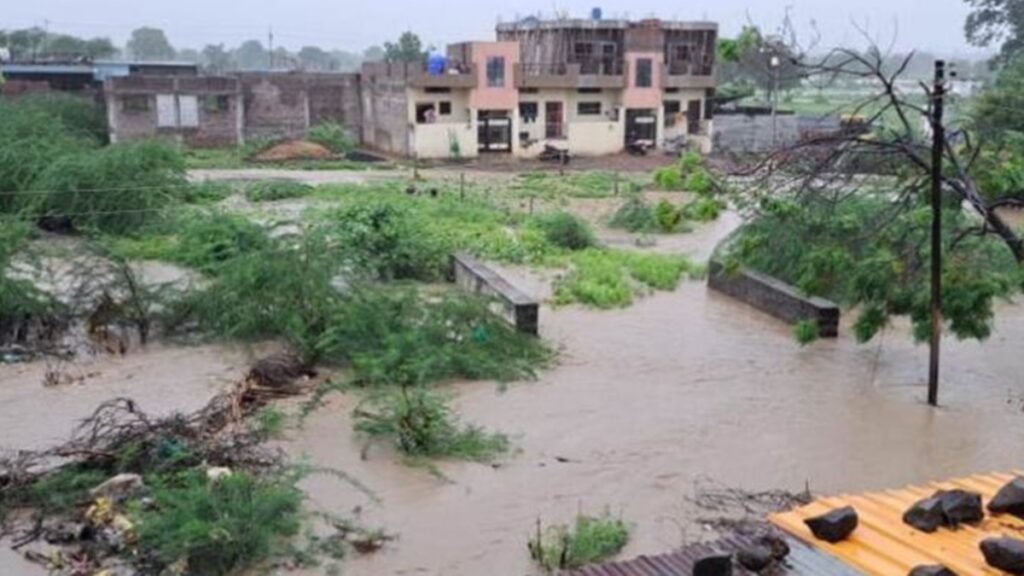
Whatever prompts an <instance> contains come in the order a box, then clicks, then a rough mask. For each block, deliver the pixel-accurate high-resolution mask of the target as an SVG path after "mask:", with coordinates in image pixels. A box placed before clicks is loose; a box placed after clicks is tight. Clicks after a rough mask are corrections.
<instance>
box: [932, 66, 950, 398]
mask: <svg viewBox="0 0 1024 576" xmlns="http://www.w3.org/2000/svg"><path fill="white" fill-rule="evenodd" d="M945 96H946V62H945V61H943V60H936V61H935V85H934V87H933V88H932V118H931V124H932V198H931V201H932V270H931V281H932V286H931V288H932V306H931V308H932V310H931V320H932V323H931V342H930V349H929V351H930V358H929V364H928V403H929V404H931V405H932V406H938V405H939V351H940V347H941V345H942V156H943V152H944V150H943V148H944V147H945V144H946V130H945V127H944V126H943V124H942V114H943V112H944V107H945Z"/></svg>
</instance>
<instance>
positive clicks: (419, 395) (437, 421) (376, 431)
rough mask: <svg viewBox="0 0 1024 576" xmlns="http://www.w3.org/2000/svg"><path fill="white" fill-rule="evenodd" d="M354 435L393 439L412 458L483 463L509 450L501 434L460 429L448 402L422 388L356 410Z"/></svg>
mask: <svg viewBox="0 0 1024 576" xmlns="http://www.w3.org/2000/svg"><path fill="white" fill-rule="evenodd" d="M356 431H358V432H361V433H363V434H366V435H368V436H370V437H381V438H389V439H392V440H393V441H394V442H395V444H396V446H397V447H398V449H399V450H400V451H401V452H402V453H404V454H406V455H408V456H413V457H427V458H439V457H447V458H457V459H461V460H472V461H477V462H485V461H490V460H493V459H494V458H495V457H497V456H500V455H501V454H504V453H505V452H507V451H508V449H509V442H508V438H507V437H505V436H504V435H503V434H496V433H489V432H486V431H484V430H483V429H481V428H478V427H476V426H464V425H462V424H461V423H459V421H458V417H457V416H456V415H455V413H454V412H453V411H452V409H451V406H450V404H449V401H448V399H447V398H445V397H444V396H441V395H438V394H436V393H432V392H429V391H428V390H426V389H425V388H423V387H422V386H416V387H412V388H402V389H400V390H396V391H392V392H389V393H386V394H383V395H377V396H374V397H371V398H370V399H369V400H367V401H366V402H364V403H363V405H361V406H360V407H359V408H357V409H356Z"/></svg>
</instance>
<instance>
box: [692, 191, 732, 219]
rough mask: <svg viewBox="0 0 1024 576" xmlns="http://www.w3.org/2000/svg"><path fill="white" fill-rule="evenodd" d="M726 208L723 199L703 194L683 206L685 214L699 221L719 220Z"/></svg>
mask: <svg viewBox="0 0 1024 576" xmlns="http://www.w3.org/2000/svg"><path fill="white" fill-rule="evenodd" d="M724 208H725V206H723V204H722V201H721V200H718V199H716V198H712V197H710V196H702V197H700V198H698V199H696V200H694V201H693V202H690V203H689V204H687V205H686V206H684V207H683V215H684V216H686V218H687V219H689V220H695V221H697V222H711V221H714V220H717V219H718V217H719V216H720V215H721V213H722V210H723V209H724Z"/></svg>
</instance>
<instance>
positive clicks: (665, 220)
mask: <svg viewBox="0 0 1024 576" xmlns="http://www.w3.org/2000/svg"><path fill="white" fill-rule="evenodd" d="M654 220H655V222H657V223H658V229H659V230H661V231H662V232H664V233H666V234H668V233H671V232H675V230H676V229H677V228H679V225H680V224H681V223H682V222H683V213H682V211H681V210H679V208H677V207H675V206H674V205H673V204H672V203H671V202H669V201H668V200H662V201H661V202H658V204H657V206H655V207H654Z"/></svg>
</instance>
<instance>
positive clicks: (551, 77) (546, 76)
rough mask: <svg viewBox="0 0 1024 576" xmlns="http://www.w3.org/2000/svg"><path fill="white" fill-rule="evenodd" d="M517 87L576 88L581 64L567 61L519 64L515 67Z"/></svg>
mask: <svg viewBox="0 0 1024 576" xmlns="http://www.w3.org/2000/svg"><path fill="white" fill-rule="evenodd" d="M515 78H516V88H520V89H521V88H576V87H577V86H578V85H579V79H580V65H579V64H567V63H564V62H563V63H554V64H518V65H516V69H515Z"/></svg>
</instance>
